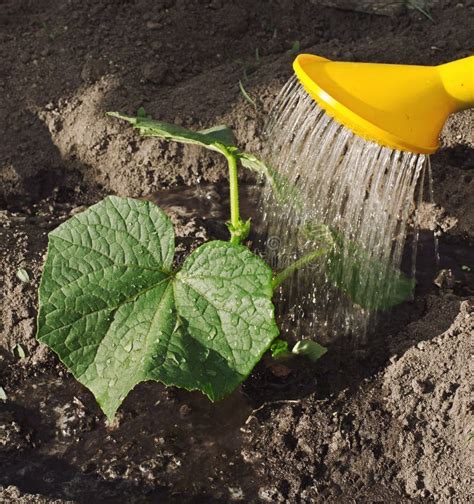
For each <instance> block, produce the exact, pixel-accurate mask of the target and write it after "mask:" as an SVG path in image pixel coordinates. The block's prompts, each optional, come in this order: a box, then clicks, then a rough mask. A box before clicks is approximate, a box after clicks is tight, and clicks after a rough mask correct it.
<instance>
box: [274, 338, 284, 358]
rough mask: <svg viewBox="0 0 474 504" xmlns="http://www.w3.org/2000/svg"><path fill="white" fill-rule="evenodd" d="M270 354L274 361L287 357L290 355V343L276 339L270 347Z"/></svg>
mask: <svg viewBox="0 0 474 504" xmlns="http://www.w3.org/2000/svg"><path fill="white" fill-rule="evenodd" d="M270 352H271V353H272V357H273V358H274V359H278V358H281V357H285V356H286V355H288V354H289V351H288V342H287V341H285V340H282V339H280V338H278V339H276V340H275V341H274V342H273V343H272V346H271V347H270Z"/></svg>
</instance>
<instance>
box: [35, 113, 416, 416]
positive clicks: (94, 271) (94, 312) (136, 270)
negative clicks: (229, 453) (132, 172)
mask: <svg viewBox="0 0 474 504" xmlns="http://www.w3.org/2000/svg"><path fill="white" fill-rule="evenodd" d="M109 115H110V116H113V117H117V118H120V119H124V120H126V121H128V122H130V123H131V124H132V125H133V126H134V127H135V128H137V129H138V130H139V132H140V133H141V134H142V135H145V136H155V137H159V138H162V139H165V140H172V141H177V142H181V143H191V144H197V145H201V146H203V147H206V148H207V149H210V150H213V151H217V152H220V153H221V154H222V155H223V156H225V158H226V160H227V163H228V168H229V188H230V220H229V222H228V223H227V226H228V229H229V232H230V239H229V241H210V242H208V243H205V244H203V245H201V246H200V247H198V248H197V249H196V250H194V251H193V252H192V253H191V254H190V255H189V256H188V257H187V259H186V260H185V261H184V262H183V264H182V265H181V266H180V267H175V266H174V250H175V241H174V231H173V226H172V224H171V222H170V220H169V218H168V217H167V216H166V215H165V213H164V212H163V211H162V210H160V208H158V207H157V206H156V205H154V204H152V203H150V202H148V201H143V200H137V199H131V198H120V197H116V196H110V197H107V198H105V199H104V200H103V201H101V202H99V203H97V204H96V205H93V206H91V207H90V208H89V209H87V210H85V211H84V212H82V213H80V214H78V215H75V216H74V217H72V218H71V219H69V220H68V221H66V222H64V223H63V224H61V225H60V226H59V227H58V228H56V229H55V230H54V231H52V232H51V233H50V234H49V241H48V252H47V259H46V263H45V266H44V271H43V275H42V279H41V284H40V289H39V315H38V333H37V338H38V339H39V341H41V342H43V343H45V344H46V345H48V346H49V347H50V348H51V349H52V350H54V351H55V352H56V353H57V355H58V356H59V358H60V359H61V361H62V362H63V363H64V364H65V366H66V367H67V368H68V369H69V370H70V371H71V373H72V374H73V375H74V376H75V378H76V379H77V380H78V381H80V382H81V383H82V384H84V385H85V386H86V387H87V388H89V389H90V390H91V391H92V393H93V394H94V396H95V398H96V399H97V402H98V403H99V405H100V407H101V408H102V410H103V411H104V413H105V414H106V415H107V417H108V418H109V419H112V418H113V417H114V416H115V413H116V411H117V409H118V408H119V406H120V405H121V403H122V401H123V400H124V398H125V397H126V396H127V394H128V393H129V392H130V390H132V389H133V388H134V387H135V385H137V384H138V383H139V382H141V381H144V380H156V381H159V382H162V383H164V384H165V385H174V386H178V387H182V388H185V389H187V390H199V391H201V392H202V393H204V394H206V395H207V396H208V397H209V399H211V400H213V401H214V400H218V399H221V398H223V397H224V396H226V395H227V394H229V393H231V392H232V391H233V390H234V389H235V388H236V387H237V386H238V385H239V384H240V383H241V382H242V381H244V380H245V379H246V377H247V376H248V375H249V374H250V372H251V371H252V369H253V368H254V366H255V365H256V364H257V363H258V361H259V360H260V359H261V357H262V356H263V354H264V353H265V352H266V351H267V350H269V349H270V348H271V349H272V351H273V353H274V354H275V355H284V354H285V355H286V354H289V353H290V352H289V351H288V350H287V344H286V343H285V342H282V341H281V340H279V339H278V334H279V330H278V327H277V324H276V321H275V314H274V312H275V310H274V306H273V303H272V297H273V293H274V290H275V289H277V288H278V287H279V285H280V284H281V283H282V282H283V281H284V280H285V279H286V278H288V277H289V276H290V275H291V274H292V273H293V272H294V271H295V270H297V269H300V268H303V267H304V266H305V265H307V264H308V263H309V262H311V261H314V260H318V258H320V257H321V256H322V255H324V254H331V259H332V261H331V262H332V264H333V267H334V268H335V270H334V272H333V276H334V281H335V282H336V283H338V284H339V287H340V288H342V289H343V290H344V291H345V292H347V293H348V295H350V294H351V285H350V284H347V282H346V283H345V280H344V279H343V278H339V277H338V271H337V264H338V249H337V247H336V246H335V245H339V246H340V248H341V249H343V248H344V247H343V246H342V244H341V240H340V238H339V237H338V235H337V234H336V233H334V232H333V231H331V230H329V229H328V228H327V227H324V229H320V226H319V227H318V226H314V228H313V229H309V230H308V234H309V235H310V234H311V233H313V234H314V233H316V234H317V236H318V237H319V243H320V244H321V245H320V246H319V247H318V248H316V249H315V250H314V251H313V252H311V253H309V254H308V255H307V256H303V257H301V258H300V259H298V260H297V261H296V262H295V263H293V264H291V265H289V266H288V267H287V268H286V269H285V270H283V271H281V272H277V273H274V272H272V271H271V269H270V267H269V266H268V265H267V264H266V263H265V262H264V261H263V260H262V259H261V258H260V257H258V256H257V255H256V254H254V253H253V252H251V251H250V250H249V249H248V248H247V247H246V246H245V245H242V242H243V241H244V240H245V238H246V237H247V236H248V233H249V230H250V221H249V220H246V221H244V220H242V219H241V217H240V211H239V189H238V173H237V170H238V164H239V162H240V163H241V164H242V166H244V167H246V168H249V169H251V170H253V171H256V172H258V173H259V174H261V175H263V176H265V177H266V178H267V179H268V180H269V182H270V184H271V186H272V188H273V190H274V192H275V194H276V195H277V197H278V198H279V200H281V201H292V202H293V203H294V204H295V205H297V204H298V195H297V194H294V191H293V190H292V189H291V188H290V187H288V184H286V183H285V181H284V180H282V179H281V178H280V177H279V176H278V175H277V174H276V173H275V172H273V171H272V170H271V169H270V168H268V167H266V166H265V165H264V164H263V163H262V162H261V161H260V160H258V159H257V158H256V157H255V156H253V155H252V154H247V153H244V152H241V151H239V150H238V149H237V147H236V146H235V141H234V136H233V134H232V131H231V130H230V129H229V128H227V127H226V126H219V127H215V128H211V129H207V130H204V131H200V132H194V131H190V130H188V129H185V128H182V127H179V126H176V125H172V124H167V123H162V122H158V121H154V120H152V119H150V118H148V117H146V116H145V114H144V111H143V109H142V110H140V111H139V113H138V115H137V117H129V116H125V115H121V114H119V113H116V112H113V113H109ZM344 246H345V247H346V249H347V248H348V244H345V245H344ZM353 255H354V257H355V259H354V261H355V262H357V260H358V254H357V250H354V254H353ZM339 256H341V253H339ZM341 257H342V256H341ZM346 260H347V254H346ZM355 269H357V268H355ZM394 275H395V274H394ZM339 276H340V275H339ZM393 281H394V285H396V286H397V288H395V289H394V292H395V293H396V294H397V296H398V297H397V298H396V299H394V302H396V301H399V298H400V299H402V298H405V297H406V294H407V292H409V286H408V284H407V283H406V280H405V279H402V278H401V277H399V276H396V277H395V276H394V279H393ZM397 282H398V283H397ZM410 288H411V284H410ZM359 302H361V303H363V299H361V300H359ZM324 352H325V349H324V348H323V347H321V346H320V345H317V343H315V342H312V341H310V340H304V342H301V344H299V345H296V346H295V348H294V353H295V354H299V355H301V354H303V355H308V356H309V357H310V358H311V359H312V360H315V359H317V358H319V357H320V356H321V355H323V354H324Z"/></svg>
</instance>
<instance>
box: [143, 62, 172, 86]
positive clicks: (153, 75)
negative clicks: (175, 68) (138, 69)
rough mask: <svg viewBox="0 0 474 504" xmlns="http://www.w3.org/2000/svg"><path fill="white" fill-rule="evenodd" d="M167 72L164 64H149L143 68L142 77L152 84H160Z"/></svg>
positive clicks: (166, 66)
mask: <svg viewBox="0 0 474 504" xmlns="http://www.w3.org/2000/svg"><path fill="white" fill-rule="evenodd" d="M167 72H168V65H167V64H166V63H165V62H158V63H149V64H147V65H145V66H144V68H143V77H144V78H145V79H146V80H147V81H149V82H152V83H153V84H161V83H162V82H163V80H164V79H165V77H166V74H167Z"/></svg>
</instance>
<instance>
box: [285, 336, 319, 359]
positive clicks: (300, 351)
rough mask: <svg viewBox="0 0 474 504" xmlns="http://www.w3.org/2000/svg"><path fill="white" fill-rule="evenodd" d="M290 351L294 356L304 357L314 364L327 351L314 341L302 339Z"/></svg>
mask: <svg viewBox="0 0 474 504" xmlns="http://www.w3.org/2000/svg"><path fill="white" fill-rule="evenodd" d="M291 351H292V352H293V353H294V354H296V355H304V356H305V357H307V358H308V359H309V360H310V361H312V362H316V361H317V360H318V359H320V358H321V357H322V356H323V355H324V354H325V353H326V352H327V351H328V349H327V348H326V347H323V346H322V345H320V344H319V343H316V341H313V340H309V339H303V340H300V341H298V342H297V343H296V345H295V346H294V347H293V349H292V350H291Z"/></svg>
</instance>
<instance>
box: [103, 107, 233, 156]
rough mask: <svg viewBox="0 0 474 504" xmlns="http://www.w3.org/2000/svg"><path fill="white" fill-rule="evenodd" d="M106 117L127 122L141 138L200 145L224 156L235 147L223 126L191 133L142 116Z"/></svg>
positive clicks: (114, 115) (120, 115)
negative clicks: (228, 149)
mask: <svg viewBox="0 0 474 504" xmlns="http://www.w3.org/2000/svg"><path fill="white" fill-rule="evenodd" d="M107 115H108V116H110V117H116V118H118V119H123V120H124V121H128V122H129V123H130V124H132V125H133V127H134V128H136V129H138V131H139V132H140V134H141V135H143V136H153V137H158V138H162V139H163V140H172V141H176V142H180V143H189V144H194V145H200V146H202V147H206V148H207V149H210V150H213V151H216V152H221V153H223V154H226V152H227V148H229V147H234V145H235V137H234V134H233V132H232V130H231V129H230V128H229V127H228V126H225V125H222V126H214V127H213V128H209V129H205V130H202V131H192V130H190V129H187V128H183V127H181V126H177V125H176V124H169V123H165V122H162V121H155V120H154V119H150V118H149V117H144V116H142V115H138V116H137V117H133V116H127V115H124V114H120V113H119V112H107Z"/></svg>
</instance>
